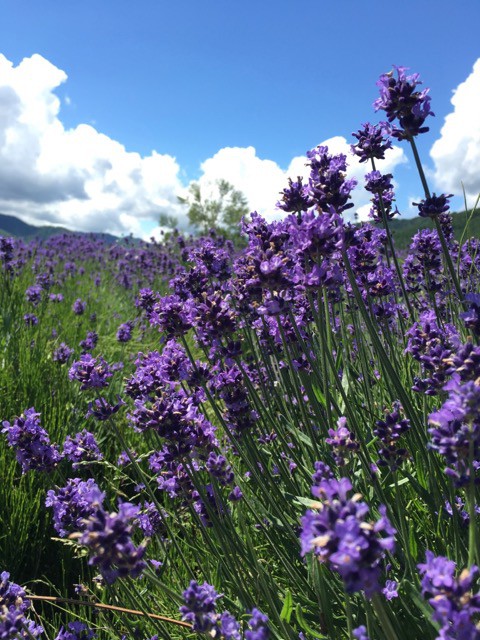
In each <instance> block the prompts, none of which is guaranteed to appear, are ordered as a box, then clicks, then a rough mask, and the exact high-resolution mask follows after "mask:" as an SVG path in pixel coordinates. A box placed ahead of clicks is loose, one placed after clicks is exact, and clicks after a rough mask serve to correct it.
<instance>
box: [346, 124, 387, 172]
mask: <svg viewBox="0 0 480 640" xmlns="http://www.w3.org/2000/svg"><path fill="white" fill-rule="evenodd" d="M386 130H387V124H386V123H385V122H380V123H379V124H370V123H369V122H367V123H365V124H364V125H363V129H359V130H358V131H357V132H356V133H352V136H353V137H354V138H356V139H357V140H358V142H357V143H356V144H352V145H351V146H350V149H351V150H352V153H354V154H355V155H356V156H358V157H359V162H366V161H367V160H372V159H375V160H383V159H384V158H385V151H386V150H387V149H391V148H392V142H391V140H390V139H389V138H388V137H387V136H386V135H385V133H386Z"/></svg>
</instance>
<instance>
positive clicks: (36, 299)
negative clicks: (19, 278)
mask: <svg viewBox="0 0 480 640" xmlns="http://www.w3.org/2000/svg"><path fill="white" fill-rule="evenodd" d="M42 293H43V289H42V287H41V286H40V285H38V284H33V285H32V286H31V287H28V289H27V290H26V291H25V298H26V299H27V301H28V302H31V303H32V304H33V305H34V306H37V305H38V304H39V303H40V302H41V300H42Z"/></svg>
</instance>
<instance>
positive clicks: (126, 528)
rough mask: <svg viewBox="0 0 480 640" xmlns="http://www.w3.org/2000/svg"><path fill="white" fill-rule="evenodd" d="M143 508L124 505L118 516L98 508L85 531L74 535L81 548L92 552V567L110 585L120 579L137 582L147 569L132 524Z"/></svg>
mask: <svg viewBox="0 0 480 640" xmlns="http://www.w3.org/2000/svg"><path fill="white" fill-rule="evenodd" d="M139 511H140V507H138V506H135V505H133V504H130V503H129V502H123V503H120V504H119V507H118V513H107V512H106V511H104V509H103V508H98V509H97V510H96V511H95V512H94V513H93V514H92V515H91V516H90V517H89V518H88V520H87V521H86V522H85V525H84V527H83V531H82V532H80V533H77V534H75V537H76V538H78V542H79V544H81V545H83V546H85V547H87V548H88V550H89V552H90V560H89V564H90V565H93V566H95V567H98V568H99V570H100V573H101V574H102V576H103V578H104V579H105V582H106V583H107V584H113V583H114V582H115V580H117V578H123V577H126V576H131V577H132V578H137V577H138V576H139V575H140V574H141V573H142V571H143V569H144V568H145V566H146V563H145V562H144V561H143V560H142V558H143V556H144V554H145V546H144V545H139V546H138V547H136V546H135V545H134V543H133V541H132V533H133V525H132V524H131V523H132V521H133V520H135V519H136V518H137V517H138V513H139Z"/></svg>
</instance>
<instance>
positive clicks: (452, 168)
mask: <svg viewBox="0 0 480 640" xmlns="http://www.w3.org/2000/svg"><path fill="white" fill-rule="evenodd" d="M451 103H452V105H453V111H452V112H451V113H449V114H448V115H447V116H446V118H445V123H444V125H443V127H442V129H441V131H440V138H439V139H438V140H436V141H435V143H434V144H433V146H432V148H431V150H430V156H431V157H432V159H433V162H434V163H435V175H434V178H435V185H436V187H437V192H442V193H453V194H454V195H462V193H463V191H462V183H463V185H464V186H465V192H466V195H467V198H468V200H469V201H470V202H471V201H472V200H473V201H475V200H476V198H477V196H478V194H479V193H480V171H479V167H480V117H479V115H478V114H479V113H480V58H479V59H478V60H477V61H476V62H475V64H474V66H473V71H472V73H471V74H470V75H469V76H468V78H467V79H466V80H465V81H464V82H462V83H461V84H459V85H458V87H457V88H456V89H455V90H454V92H453V96H452V99H451Z"/></svg>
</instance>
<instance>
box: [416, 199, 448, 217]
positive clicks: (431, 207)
mask: <svg viewBox="0 0 480 640" xmlns="http://www.w3.org/2000/svg"><path fill="white" fill-rule="evenodd" d="M450 198H453V194H451V193H450V194H449V195H448V196H447V195H446V194H445V193H442V194H441V195H439V196H437V195H435V194H432V195H431V196H430V197H429V198H425V199H424V200H420V202H413V203H412V204H413V205H414V206H415V207H418V215H419V216H420V217H421V218H435V217H437V216H440V215H441V214H442V213H445V212H447V211H448V210H449V209H450V204H449V202H448V201H449V200H450Z"/></svg>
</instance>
